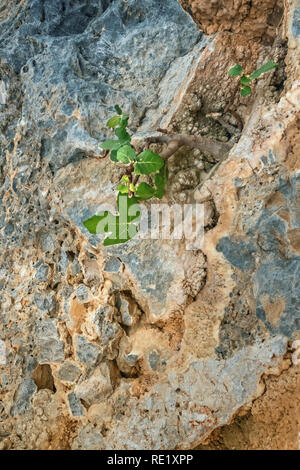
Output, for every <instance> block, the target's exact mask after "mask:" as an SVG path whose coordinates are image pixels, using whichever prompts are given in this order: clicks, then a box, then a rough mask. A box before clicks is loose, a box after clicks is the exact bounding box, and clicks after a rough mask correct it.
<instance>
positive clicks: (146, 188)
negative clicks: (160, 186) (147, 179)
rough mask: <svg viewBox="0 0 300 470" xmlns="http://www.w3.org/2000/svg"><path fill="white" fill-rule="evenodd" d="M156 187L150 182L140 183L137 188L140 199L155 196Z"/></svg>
mask: <svg viewBox="0 0 300 470" xmlns="http://www.w3.org/2000/svg"><path fill="white" fill-rule="evenodd" d="M154 193H155V189H154V188H152V186H150V184H148V183H140V184H139V185H138V188H137V192H136V194H137V196H138V197H139V198H140V199H143V200H146V199H150V198H151V197H153V196H154Z"/></svg>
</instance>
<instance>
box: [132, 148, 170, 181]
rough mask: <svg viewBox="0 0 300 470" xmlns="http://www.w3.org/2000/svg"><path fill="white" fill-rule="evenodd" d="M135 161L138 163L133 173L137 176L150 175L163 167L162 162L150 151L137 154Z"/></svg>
mask: <svg viewBox="0 0 300 470" xmlns="http://www.w3.org/2000/svg"><path fill="white" fill-rule="evenodd" d="M137 159H138V161H137V162H136V163H135V165H134V171H135V173H136V174H137V175H150V174H151V173H155V172H156V171H158V170H160V169H161V168H162V167H163V166H164V160H163V159H162V158H161V157H160V156H159V155H157V154H156V153H154V152H152V150H145V151H144V152H142V153H140V154H139V156H138V158H137Z"/></svg>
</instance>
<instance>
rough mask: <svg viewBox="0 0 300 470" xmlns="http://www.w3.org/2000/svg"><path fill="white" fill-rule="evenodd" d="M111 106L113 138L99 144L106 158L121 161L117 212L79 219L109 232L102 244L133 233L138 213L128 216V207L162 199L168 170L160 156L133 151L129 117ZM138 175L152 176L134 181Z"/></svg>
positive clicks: (89, 226) (91, 229) (94, 229)
mask: <svg viewBox="0 0 300 470" xmlns="http://www.w3.org/2000/svg"><path fill="white" fill-rule="evenodd" d="M115 109H116V112H117V115H116V116H113V117H112V118H110V119H109V121H108V122H107V126H108V127H109V128H110V129H114V131H115V135H116V137H117V139H108V140H105V141H104V142H102V143H101V144H100V147H101V148H102V149H103V150H105V151H109V152H110V159H111V160H112V161H113V162H115V163H121V164H122V165H124V168H125V171H124V173H123V175H122V176H121V178H120V182H119V183H118V185H117V187H116V189H117V191H118V196H117V207H118V211H119V215H113V214H111V213H109V212H108V211H105V212H104V213H103V214H101V215H94V216H93V217H91V218H90V219H88V220H85V221H84V222H83V224H84V226H85V227H86V228H87V229H88V231H89V232H90V233H93V234H95V233H110V235H109V236H108V237H106V238H105V240H104V246H108V245H115V244H119V243H125V242H126V241H128V240H130V239H131V238H132V237H133V236H134V234H135V233H137V231H138V221H139V216H140V213H137V214H135V215H130V208H131V207H132V206H133V204H138V203H139V201H142V200H147V199H151V198H153V197H156V198H159V199H162V197H163V195H164V192H165V186H166V183H167V179H168V169H167V167H166V163H165V160H164V159H163V158H162V157H161V156H160V155H158V154H156V153H154V152H153V151H152V150H150V149H146V150H144V151H143V152H141V153H139V154H137V152H136V150H135V148H134V147H133V146H132V144H131V136H130V134H129V133H128V132H127V126H128V119H129V116H128V114H123V112H122V110H121V109H120V107H119V106H118V105H116V106H115ZM141 175H145V176H147V177H152V182H151V184H149V183H146V182H141V183H139V184H138V180H139V177H140V176H141ZM121 196H122V197H121ZM124 200H125V201H124ZM123 202H125V204H124V205H123ZM112 227H113V231H112V230H111V228H112ZM112 232H113V233H112Z"/></svg>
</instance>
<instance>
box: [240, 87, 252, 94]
mask: <svg viewBox="0 0 300 470" xmlns="http://www.w3.org/2000/svg"><path fill="white" fill-rule="evenodd" d="M251 93H252V88H251V86H243V88H241V95H242V96H249V95H251Z"/></svg>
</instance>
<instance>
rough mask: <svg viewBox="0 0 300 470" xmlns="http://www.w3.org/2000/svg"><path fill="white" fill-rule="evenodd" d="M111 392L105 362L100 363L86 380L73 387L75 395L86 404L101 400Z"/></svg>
mask: <svg viewBox="0 0 300 470" xmlns="http://www.w3.org/2000/svg"><path fill="white" fill-rule="evenodd" d="M111 392H112V386H111V381H110V374H109V369H108V366H107V365H106V364H105V363H103V364H101V366H100V367H99V368H98V369H96V370H95V372H94V373H93V374H92V375H91V376H90V377H89V378H88V379H87V380H85V381H83V382H80V383H78V384H77V385H76V387H75V393H76V396H77V397H78V398H80V399H81V400H83V401H84V402H85V403H86V404H87V405H88V406H90V405H92V404H94V403H97V402H101V401H102V400H103V399H104V398H105V397H106V396H107V395H108V394H110V393H111Z"/></svg>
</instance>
